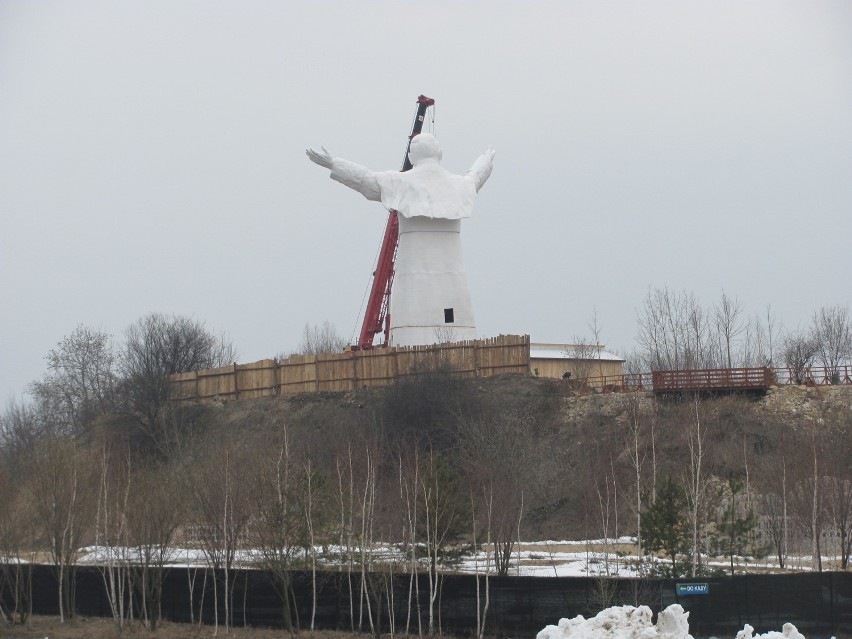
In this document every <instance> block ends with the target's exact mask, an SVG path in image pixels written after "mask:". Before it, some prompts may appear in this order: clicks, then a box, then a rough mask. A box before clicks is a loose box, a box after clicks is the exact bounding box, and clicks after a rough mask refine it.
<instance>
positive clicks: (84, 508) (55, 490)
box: [30, 434, 97, 622]
mask: <svg viewBox="0 0 852 639" xmlns="http://www.w3.org/2000/svg"><path fill="white" fill-rule="evenodd" d="M33 464H34V467H35V468H36V469H37V471H36V472H33V473H32V474H31V477H30V491H31V492H30V499H31V501H32V504H33V508H34V509H35V513H36V517H37V520H38V522H39V526H40V529H41V532H42V534H43V535H44V540H43V541H44V543H45V545H46V546H47V547H48V548H49V549H50V558H51V562H52V563H53V565H54V566H55V569H56V578H57V579H56V580H57V588H58V591H57V594H58V602H59V617H60V620H61V621H63V622H64V621H65V620H66V619H69V618H71V617H73V616H74V601H73V593H74V589H73V588H72V587H71V585H72V580H73V568H74V566H75V565H76V552H77V548H79V547H80V545H81V543H80V542H81V540H82V539H83V538H84V535H85V534H86V533H87V532H88V530H89V526H90V524H91V515H92V514H93V512H92V511H93V506H94V504H93V503H92V502H93V499H92V497H93V496H94V495H97V489H96V488H95V487H94V486H93V485H92V483H91V481H90V480H91V478H92V474H91V472H90V471H91V465H90V464H89V460H88V459H87V455H86V452H85V450H83V449H82V448H81V447H80V446H79V444H78V443H77V442H75V441H74V440H73V439H70V438H63V437H59V436H57V435H55V434H52V435H49V436H45V437H44V438H43V439H42V440H41V441H40V442H39V445H38V447H37V448H36V451H35V455H34V458H33Z"/></svg>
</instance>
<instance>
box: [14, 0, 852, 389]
mask: <svg viewBox="0 0 852 639" xmlns="http://www.w3.org/2000/svg"><path fill="white" fill-rule="evenodd" d="M850 78H852V3H850V2H844V1H838V2H820V1H814V0H808V1H801V2H790V1H780V0H772V1H768V2H740V1H736V2H725V1H719V0H714V1H712V2H710V1H696V2H642V3H639V2H601V1H598V0H588V1H577V2H553V3H545V2H528V3H520V2H495V1H493V0H492V1H488V2H486V1H484V0H483V1H475V2H464V3H456V2H443V1H440V0H439V1H437V2H429V3H412V2H370V1H362V2H357V3H356V2H322V1H317V2H308V1H302V2H298V3H297V2H281V1H276V2H272V1H269V2H261V1H256V0H243V1H241V2H235V1H232V2H223V1H218V0H194V1H193V0H186V1H174V0H171V1H156V0H146V1H145V2H118V1H110V2H106V1H104V2H94V1H89V0H75V1H74V2H65V1H57V2H52V1H47V0H46V1H41V2H32V1H30V0H20V1H19V0H3V1H2V2H0V215H2V217H0V220H1V221H2V233H0V269H1V270H0V275H2V279H0V296H1V297H2V304H3V305H2V315H0V317H2V326H1V327H0V330H2V343H0V362H2V363H1V364H0V399H5V398H6V397H13V396H20V395H21V393H23V391H24V389H25V387H26V385H27V383H28V382H30V381H32V380H33V379H36V378H38V377H40V376H41V375H42V373H43V372H44V370H45V368H44V356H45V355H46V353H47V352H48V351H49V350H50V349H51V348H52V347H54V346H55V344H56V343H57V342H58V341H59V340H60V339H62V337H63V336H65V335H67V334H69V333H70V332H71V331H72V330H73V329H74V327H75V326H76V325H77V324H81V323H82V324H85V325H88V326H93V327H96V328H100V329H102V330H105V331H108V332H110V333H113V334H115V335H116V336H120V335H121V333H122V332H123V330H124V329H125V327H126V326H127V325H129V324H130V323H132V322H133V321H135V320H137V319H138V318H140V317H141V316H143V315H145V314H147V313H149V312H152V311H158V312H163V313H168V314H172V313H175V314H182V315H191V316H194V317H196V318H197V319H200V320H202V321H204V322H205V323H206V325H207V326H208V328H211V329H213V330H216V331H220V330H221V331H225V332H227V333H228V334H229V335H230V337H231V338H232V340H233V341H234V343H235V345H236V347H237V350H238V352H239V354H240V361H242V362H250V361H255V360H258V359H262V358H264V357H271V356H274V355H275V354H277V353H280V352H282V351H286V350H289V349H293V348H295V347H296V346H297V345H298V343H299V341H300V338H301V333H302V329H303V326H304V324H305V322H310V323H320V322H323V321H324V320H329V321H331V322H332V323H334V324H335V325H336V326H337V328H338V330H339V331H340V332H341V333H342V334H344V335H346V336H350V335H351V334H352V333H353V331H356V330H357V327H359V326H360V315H359V313H360V312H361V306H362V300H363V299H364V297H365V294H366V290H367V288H368V286H369V280H370V273H371V271H372V269H373V265H374V260H375V258H376V255H377V251H378V247H379V243H380V240H381V235H382V232H383V229H384V225H385V220H386V214H385V212H384V210H383V209H382V208H381V206H380V205H378V204H376V203H372V202H367V201H366V200H363V199H362V198H360V196H358V195H357V194H355V193H352V192H351V191H349V190H348V189H346V188H344V187H342V186H341V185H339V184H337V183H335V182H332V181H331V180H329V179H328V176H327V172H326V171H323V170H322V169H320V168H319V167H317V166H315V165H313V164H311V163H310V162H309V161H308V160H307V158H306V157H305V155H304V149H305V148H306V147H308V146H319V145H325V146H327V147H328V148H329V149H330V150H331V151H332V152H334V153H335V154H337V155H340V156H343V157H346V158H348V159H351V160H354V161H357V162H360V163H363V164H366V165H368V166H370V167H371V168H374V169H377V170H384V169H396V168H399V166H400V163H401V160H402V155H403V151H404V145H405V140H406V136H407V134H408V132H409V129H410V126H411V118H412V115H413V114H414V109H415V101H416V98H417V96H418V95H419V94H421V93H423V94H425V95H428V96H430V97H433V98H435V99H436V101H437V109H436V113H435V115H436V121H435V130H434V132H435V133H436V135H437V136H438V137H439V139H440V140H441V143H442V145H443V147H444V162H443V164H444V166H445V167H446V168H448V169H450V170H452V171H455V172H464V171H465V170H467V168H468V167H469V165H470V164H471V163H472V162H473V160H474V159H475V157H476V156H477V155H478V154H479V153H481V152H482V151H483V150H484V149H485V148H486V147H487V146H488V145H489V144H490V145H493V146H494V147H495V148H496V149H497V157H496V159H495V169H494V173H493V174H492V176H491V180H490V181H489V182H488V184H487V185H486V186H485V188H484V189H483V190H482V192H481V193H480V195H479V198H478V200H477V203H476V210H475V212H474V216H473V218H471V219H469V220H466V221H465V222H464V225H463V231H462V237H463V243H464V250H465V260H466V267H467V271H468V278H469V284H470V288H471V293H472V297H473V302H474V307H475V311H476V315H477V324H478V328H479V332H480V334H481V335H483V336H491V335H497V334H500V333H529V334H530V335H531V336H532V339H533V341H554V342H559V341H570V339H571V337H572V336H573V335H575V334H576V335H580V334H584V333H586V334H587V333H588V329H587V326H586V325H587V322H588V320H589V318H590V316H591V314H592V311H593V309H595V308H596V309H597V313H598V319H599V323H600V325H601V327H602V333H601V339H602V341H603V342H605V343H607V344H608V345H609V346H610V347H611V348H613V349H619V350H622V351H626V350H630V349H632V347H633V343H634V338H635V335H636V328H635V324H636V322H635V317H636V308H637V307H639V306H641V303H642V299H643V297H644V296H645V295H646V293H647V291H648V289H649V287H663V286H668V287H669V288H671V289H674V290H681V289H688V290H690V291H692V292H694V293H695V294H696V296H697V297H698V298H700V299H701V300H702V301H703V302H704V303H706V304H708V305H709V304H711V303H713V302H714V301H715V300H717V299H718V297H719V296H720V294H721V291H722V290H723V289H724V290H725V291H726V292H727V293H728V294H729V295H730V296H734V297H737V298H739V299H740V300H741V301H743V302H744V304H745V305H746V308H747V310H748V311H749V312H758V311H760V310H761V309H762V308H763V307H764V306H765V305H766V304H767V303H771V304H772V305H773V308H774V309H775V311H776V312H777V314H778V316H779V318H780V319H781V320H782V321H783V323H784V325H785V326H786V327H788V328H795V327H796V326H798V325H802V326H804V325H805V324H807V323H808V321H809V317H810V314H811V313H812V311H813V310H815V309H817V308H819V307H820V306H823V305H828V304H845V305H848V304H850V300H852V292H851V291H852V284H850V275H852V251H850V243H852V242H850V238H852V216H850V213H852V80H850ZM4 396H5V397H4Z"/></svg>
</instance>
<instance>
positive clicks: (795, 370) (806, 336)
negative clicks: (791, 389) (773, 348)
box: [783, 331, 817, 384]
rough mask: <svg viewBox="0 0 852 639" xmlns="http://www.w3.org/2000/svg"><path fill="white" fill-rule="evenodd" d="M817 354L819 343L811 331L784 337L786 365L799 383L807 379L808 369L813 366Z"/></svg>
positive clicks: (789, 334) (794, 379)
mask: <svg viewBox="0 0 852 639" xmlns="http://www.w3.org/2000/svg"><path fill="white" fill-rule="evenodd" d="M816 354H817V344H816V342H815V340H814V338H813V336H812V335H811V334H810V333H806V332H803V331H798V332H795V333H788V334H787V335H786V336H785V337H784V345H783V355H784V365H785V366H787V368H789V369H790V375H791V376H792V378H793V381H795V382H796V383H797V384H804V383H805V381H807V377H808V369H810V367H811V366H813V363H814V357H816Z"/></svg>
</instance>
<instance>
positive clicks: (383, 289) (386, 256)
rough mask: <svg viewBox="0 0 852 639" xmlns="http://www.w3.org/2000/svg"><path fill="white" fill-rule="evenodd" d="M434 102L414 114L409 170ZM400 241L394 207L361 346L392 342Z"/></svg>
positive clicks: (405, 166) (424, 102)
mask: <svg viewBox="0 0 852 639" xmlns="http://www.w3.org/2000/svg"><path fill="white" fill-rule="evenodd" d="M434 104H435V100H433V99H432V98H427V97H426V96H425V95H421V96H420V97H418V98H417V112H416V113H415V114H414V124H413V125H412V127H411V135H409V136H408V146H406V148H405V159H404V160H403V162H402V170H403V171H408V170H409V169H410V168H411V161H410V160H409V159H408V149H409V147H410V146H411V140H412V138H414V136H415V135H418V134H419V133H420V132H421V131H422V130H423V121H424V120H425V118H426V109H428V108H429V107H430V106H433V105H434ZM398 241H399V219H398V217H397V212H396V211H394V210H391V211H390V213H389V214H388V223H387V225H386V226H385V234H384V237H383V238H382V247H381V250H380V251H379V259H378V262H377V263H376V270H375V271H373V286H372V287H371V288H370V298H369V299H368V300H367V310H366V311H365V313H364V322H363V324H362V325H361V335H360V336H359V337H358V348H361V349H365V350H367V349H371V348H374V347H375V346H381V347H384V346H387V345H388V338H389V336H390V319H391V318H390V296H391V287H392V286H393V272H394V271H393V266H394V262H395V260H396V246H397V242H398ZM379 333H384V340H383V341H382V342H381V344H376V345H374V344H373V341H374V340H375V337H376V335H378V334H379Z"/></svg>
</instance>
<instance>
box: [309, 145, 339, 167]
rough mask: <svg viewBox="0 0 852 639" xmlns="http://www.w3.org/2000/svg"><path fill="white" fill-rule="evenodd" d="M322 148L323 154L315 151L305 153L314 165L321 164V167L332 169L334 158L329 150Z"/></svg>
mask: <svg viewBox="0 0 852 639" xmlns="http://www.w3.org/2000/svg"><path fill="white" fill-rule="evenodd" d="M320 148H321V149H322V151H321V152H320V151H314V150H313V149H308V150H306V151H305V153H306V154H307V156H308V158H309V159H310V161H311V162H313V163H314V164H319V165H320V166H324V167H325V168H327V169H330V168H331V163H332V161H333V160H334V157H333V156H332V155H331V153H329V152H328V149H326V148H325V147H324V146H323V147H320Z"/></svg>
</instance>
